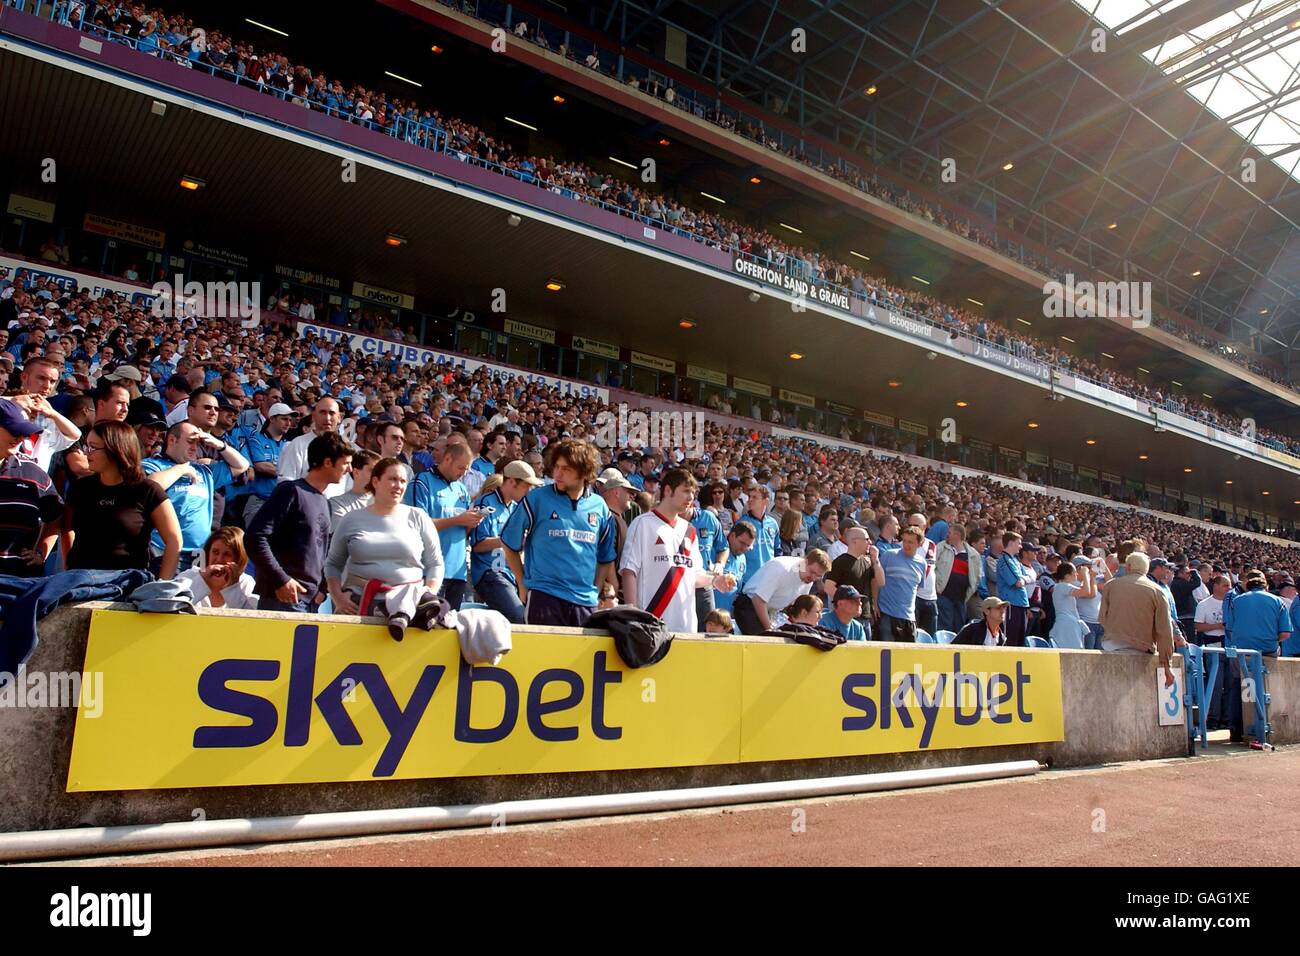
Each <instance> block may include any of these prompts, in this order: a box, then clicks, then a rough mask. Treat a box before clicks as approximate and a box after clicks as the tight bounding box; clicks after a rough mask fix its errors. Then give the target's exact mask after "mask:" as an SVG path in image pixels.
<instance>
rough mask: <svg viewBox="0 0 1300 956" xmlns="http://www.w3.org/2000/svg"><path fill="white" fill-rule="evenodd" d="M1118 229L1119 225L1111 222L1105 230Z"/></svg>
mask: <svg viewBox="0 0 1300 956" xmlns="http://www.w3.org/2000/svg"><path fill="white" fill-rule="evenodd" d="M1118 227H1119V223H1117V222H1112V223H1111V224H1110V225H1109V226H1107V227H1106V228H1107V229H1116V228H1118Z"/></svg>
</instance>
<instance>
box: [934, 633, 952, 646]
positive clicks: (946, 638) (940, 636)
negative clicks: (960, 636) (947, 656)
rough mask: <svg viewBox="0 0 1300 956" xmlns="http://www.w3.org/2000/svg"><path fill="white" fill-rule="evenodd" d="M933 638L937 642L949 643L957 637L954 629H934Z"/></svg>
mask: <svg viewBox="0 0 1300 956" xmlns="http://www.w3.org/2000/svg"><path fill="white" fill-rule="evenodd" d="M934 639H935V642H936V643H939V644H951V643H952V642H953V641H955V640H956V639H957V632H956V631H935V632H934Z"/></svg>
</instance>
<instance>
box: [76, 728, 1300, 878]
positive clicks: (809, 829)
mask: <svg viewBox="0 0 1300 956" xmlns="http://www.w3.org/2000/svg"><path fill="white" fill-rule="evenodd" d="M1213 749H1215V750H1220V751H1221V754H1222V755H1219V756H1211V757H1200V758H1197V759H1194V760H1167V761H1156V762H1150V763H1132V764H1123V765H1120V766H1116V767H1107V768H1099V769H1096V770H1083V771H1060V772H1052V771H1048V772H1044V773H1041V774H1039V775H1038V776H1036V777H1026V778H1019V779H1013V780H1007V781H990V782H985V783H974V784H956V785H951V786H944V787H933V788H928V789H924V790H905V791H894V792H890V793H880V794H869V795H864V796H851V797H831V798H819V799H815V800H802V801H796V802H789V803H771V804H757V805H749V806H741V807H730V808H723V809H708V810H690V811H683V812H677V813H660V814H655V815H650V816H624V817H610V818H605V819H597V820H585V821H573V822H562V823H545V824H521V825H518V826H513V827H512V826H510V825H509V821H507V825H506V826H505V827H503V828H501V829H498V830H473V831H443V832H440V833H428V834H417V835H403V836H386V837H365V838H358V839H348V840H330V841H322V842H315V843H298V844H294V843H287V844H280V845H276V846H265V845H264V846H257V847H250V848H247V849H243V848H233V849H219V850H196V851H189V852H184V853H169V854H153V855H150V856H143V857H129V858H119V859H117V860H113V861H102V860H101V861H94V862H95V864H97V865H102V864H103V863H106V862H111V863H112V864H114V865H132V864H135V863H146V862H147V863H150V864H154V865H157V864H165V865H177V866H232V865H233V866H443V865H461V866H466V865H468V866H477V865H483V866H512V865H513V866H556V865H562V866H617V865H640V866H646V865H648V866H664V865H667V866H691V865H714V864H731V865H742V866H792V865H793V866H798V865H859V866H861V865H877V866H878V865H922V866H924V865H945V866H979V865H983V864H989V865H999V866H1007V865H1013V866H1053V865H1084V866H1089V865H1097V866H1102V865H1106V866H1116V865H1118V866H1125V865H1148V866H1149V865H1175V866H1208V867H1215V868H1220V867H1226V866H1234V865H1241V866H1260V865H1264V866H1268V865H1294V864H1295V863H1296V861H1297V859H1300V817H1297V815H1296V813H1295V809H1294V794H1295V785H1296V782H1297V781H1300V748H1288V749H1285V750H1279V751H1276V752H1272V753H1251V752H1241V751H1237V752H1235V753H1231V754H1228V753H1222V750H1226V748H1219V747H1214V748H1213ZM1227 798H1230V799H1231V805H1232V812H1233V814H1234V816H1235V817H1237V818H1238V819H1255V820H1259V821H1261V822H1263V821H1267V825H1266V826H1260V827H1256V828H1245V827H1231V828H1230V827H1204V828H1201V829H1200V831H1199V835H1198V838H1197V840H1196V842H1195V843H1194V844H1193V845H1188V842H1189V841H1188V840H1187V838H1186V832H1187V831H1186V820H1187V817H1188V816H1189V815H1190V814H1194V813H1197V812H1204V811H1205V810H1206V809H1207V808H1211V807H1215V806H1222V805H1223V803H1224V800H1225V799H1227Z"/></svg>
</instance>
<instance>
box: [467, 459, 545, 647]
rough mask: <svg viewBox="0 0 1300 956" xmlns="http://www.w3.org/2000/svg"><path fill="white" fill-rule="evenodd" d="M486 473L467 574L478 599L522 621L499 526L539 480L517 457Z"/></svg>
mask: <svg viewBox="0 0 1300 956" xmlns="http://www.w3.org/2000/svg"><path fill="white" fill-rule="evenodd" d="M497 474H499V475H500V476H501V482H500V484H498V483H497V482H496V481H495V478H496V475H491V476H489V477H488V478H487V479H486V480H485V481H484V482H483V487H484V488H486V489H488V490H487V491H486V492H485V493H483V494H481V495H480V497H479V499H478V507H479V508H480V509H481V510H482V511H483V512H484V516H483V520H482V521H480V522H479V523H478V525H477V527H475V528H474V529H472V530H471V531H470V533H469V549H470V550H469V576H470V583H472V584H473V585H474V592H475V593H476V594H477V595H478V597H479V600H480V601H482V602H483V603H484V604H486V605H487V606H488V607H490V608H491V609H492V610H494V611H500V612H501V613H502V614H504V615H505V617H506V619H507V620H508V621H509V622H510V623H511V624H523V623H524V605H523V603H522V602H521V601H520V600H519V582H518V581H516V580H515V576H514V574H513V573H511V571H510V567H509V566H508V565H507V564H506V558H505V554H504V553H503V552H502V551H501V529H502V528H504V527H505V526H506V521H507V520H508V519H509V518H510V515H512V514H513V513H514V510H515V507H516V505H517V504H518V503H519V500H520V499H521V498H523V497H524V495H526V494H528V492H530V491H532V490H533V489H534V488H536V487H537V486H538V485H540V484H541V483H542V479H540V478H538V477H537V473H536V472H534V471H533V468H532V466H531V465H529V464H528V462H526V461H524V460H523V459H516V460H514V461H511V462H509V463H507V464H506V465H505V467H504V468H502V469H501V470H500V471H498V472H497Z"/></svg>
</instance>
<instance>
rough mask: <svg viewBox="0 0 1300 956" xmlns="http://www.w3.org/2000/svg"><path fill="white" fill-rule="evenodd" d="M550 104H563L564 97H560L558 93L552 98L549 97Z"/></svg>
mask: <svg viewBox="0 0 1300 956" xmlns="http://www.w3.org/2000/svg"><path fill="white" fill-rule="evenodd" d="M551 102H552V103H563V102H564V97H563V96H561V95H560V94H559V93H556V94H555V95H554V96H552V97H551Z"/></svg>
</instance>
